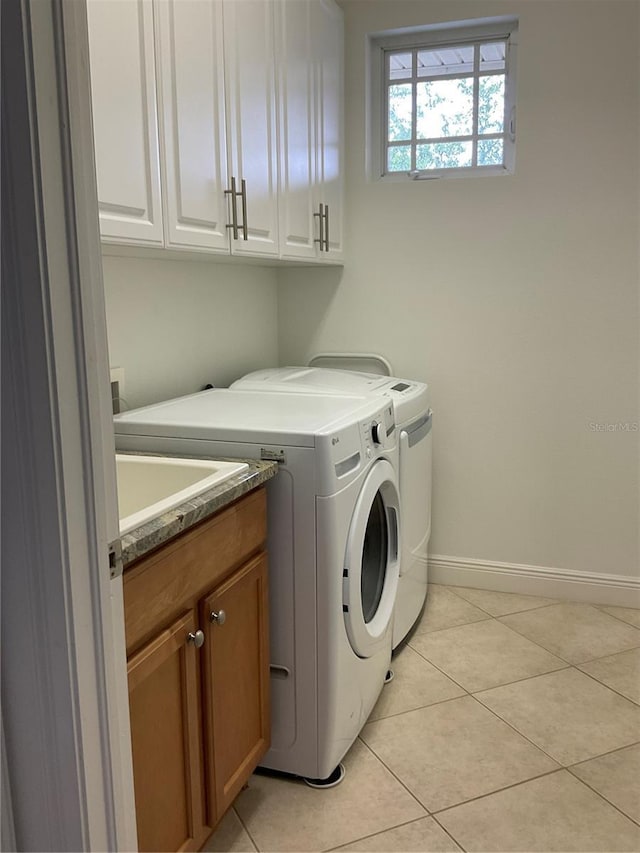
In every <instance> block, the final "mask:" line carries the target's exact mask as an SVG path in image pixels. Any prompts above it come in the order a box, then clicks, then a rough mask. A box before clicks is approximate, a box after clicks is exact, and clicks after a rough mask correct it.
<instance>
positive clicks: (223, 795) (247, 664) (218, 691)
mask: <svg viewBox="0 0 640 853" xmlns="http://www.w3.org/2000/svg"><path fill="white" fill-rule="evenodd" d="M267 608H268V589H267V557H266V554H260V555H258V556H257V557H255V558H254V559H253V560H251V561H250V562H248V563H247V564H246V565H245V566H243V567H242V568H241V569H240V570H238V571H237V572H236V573H235V574H233V575H232V576H231V577H230V578H229V580H227V581H226V582H225V583H223V584H221V586H219V587H218V588H217V589H216V590H215V591H214V592H213V593H212V594H211V595H209V596H208V597H207V598H206V599H204V601H203V604H202V611H201V622H202V624H203V626H204V625H205V624H206V626H207V627H206V628H205V629H204V630H205V634H206V635H207V638H206V642H205V644H204V648H203V651H204V653H205V658H204V660H205V668H204V700H205V701H204V707H205V714H206V726H205V728H206V735H207V778H208V806H209V821H210V822H211V823H212V824H213V823H214V822H216V821H217V820H219V819H220V818H221V817H222V815H223V814H224V812H225V811H226V810H227V809H228V808H229V806H230V805H231V803H232V802H233V800H234V798H235V797H236V796H237V794H238V793H239V792H240V790H241V789H242V786H243V785H244V784H245V783H246V781H247V779H248V778H249V776H250V775H251V773H252V771H253V770H254V768H255V767H256V765H257V764H258V762H259V761H260V758H261V757H262V756H263V755H264V753H265V752H266V751H267V749H268V748H269V743H270V729H271V723H270V715H269V629H268V622H267V619H268V616H267V614H268V609H267ZM222 611H224V617H222V616H219V617H218V621H217V622H216V621H211V618H210V617H211V614H212V613H216V614H220V613H221V612H222ZM223 620H224V621H223Z"/></svg>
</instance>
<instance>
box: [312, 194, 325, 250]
mask: <svg viewBox="0 0 640 853" xmlns="http://www.w3.org/2000/svg"><path fill="white" fill-rule="evenodd" d="M313 218H314V219H318V220H319V226H320V237H319V239H317V240H314V241H313V242H314V243H319V244H320V251H322V246H323V245H324V204H319V205H318V213H314V214H313Z"/></svg>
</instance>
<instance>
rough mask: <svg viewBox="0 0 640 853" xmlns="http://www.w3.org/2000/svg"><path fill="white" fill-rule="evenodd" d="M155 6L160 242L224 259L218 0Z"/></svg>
mask: <svg viewBox="0 0 640 853" xmlns="http://www.w3.org/2000/svg"><path fill="white" fill-rule="evenodd" d="M155 9H156V26H157V35H158V53H159V80H160V83H159V89H160V104H161V111H162V115H161V126H162V131H163V132H162V134H161V135H162V138H163V141H164V181H165V183H164V188H165V192H164V198H165V213H166V216H165V225H166V227H165V231H166V243H167V246H176V247H181V248H189V247H192V248H207V249H213V250H218V251H221V252H225V253H227V254H228V253H229V234H228V230H227V227H226V225H227V201H226V198H225V195H224V190H225V189H226V185H227V156H226V141H225V133H224V126H225V110H224V69H223V40H222V39H223V35H222V2H221V0H208V2H203V0H162V2H161V3H157V4H156V7H155Z"/></svg>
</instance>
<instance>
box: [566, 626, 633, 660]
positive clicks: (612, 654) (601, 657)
mask: <svg viewBox="0 0 640 853" xmlns="http://www.w3.org/2000/svg"><path fill="white" fill-rule="evenodd" d="M629 627H630V628H635V625H629ZM635 630H636V631H639V633H640V629H638V628H635ZM637 649H640V637H638V645H637V646H629V648H628V649H620V651H619V652H611V654H608V655H601V656H600V657H599V658H589V659H588V660H581V661H580V663H579V664H576V666H584V664H585V663H596V662H597V661H599V660H606V659H607V658H613V657H615V656H616V655H623V654H624V653H625V652H635V651H636V650H637Z"/></svg>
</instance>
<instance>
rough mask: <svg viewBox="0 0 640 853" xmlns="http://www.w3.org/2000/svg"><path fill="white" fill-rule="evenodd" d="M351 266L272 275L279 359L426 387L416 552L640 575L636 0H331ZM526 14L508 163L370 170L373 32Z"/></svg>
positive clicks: (521, 17)
mask: <svg viewBox="0 0 640 853" xmlns="http://www.w3.org/2000/svg"><path fill="white" fill-rule="evenodd" d="M343 6H344V8H345V14H346V75H347V94H346V115H347V146H346V147H347V179H348V180H347V217H346V223H347V235H346V236H347V241H348V243H347V252H348V256H347V258H348V259H347V263H346V265H345V269H344V272H343V274H342V275H339V274H337V273H336V271H335V270H333V271H331V270H318V271H311V272H308V271H300V270H288V271H284V272H281V273H280V278H279V281H280V290H279V339H280V362H281V363H282V364H290V363H299V362H305V361H306V359H307V358H308V356H309V355H310V354H312V353H314V352H317V351H319V350H350V351H358V350H359V351H363V350H369V351H379V352H381V353H383V354H384V355H385V356H387V357H388V358H389V359H390V360H391V362H392V364H393V365H394V368H395V372H396V373H397V374H398V375H399V376H406V377H413V378H416V379H421V380H426V381H428V382H429V384H430V386H431V389H432V394H433V408H434V410H435V426H434V466H435V471H434V502H433V507H434V517H433V537H432V540H431V551H432V553H435V554H440V555H449V556H453V557H459V558H467V559H469V560H487V561H500V562H505V563H518V564H529V565H537V566H548V567H557V568H563V569H570V570H575V571H579V572H597V573H611V574H620V575H627V576H631V575H634V574H637V573H638V570H639V559H638V466H639V459H640V454H639V442H638V433H637V432H635V433H634V432H620V431H617V432H594V431H592V430H591V429H590V428H589V424H590V423H592V422H597V423H618V422H637V421H638V420H640V418H639V414H638V224H639V221H638V199H639V183H638V151H639V138H638V119H639V109H638V104H639V92H638V79H639V74H638V33H639V30H638V9H639V6H638V4H637V3H635V2H616V0H607V2H583V0H568V2H567V0H555V2H553V3H551V2H545V0H513V1H512V2H508V3H503V2H483V1H482V0H446V2H445V0H442V2H431V0H414V2H405V0H345V2H344V3H343ZM499 14H517V15H519V17H520V36H519V45H520V46H519V56H518V141H517V152H516V158H517V165H516V174H515V175H514V176H510V177H498V178H468V179H466V178H465V179H458V180H440V181H431V182H421V183H420V182H410V183H393V184H389V183H386V184H385V183H381V182H369V181H368V180H367V178H366V176H365V167H364V161H365V157H364V153H365V42H366V34H367V33H368V32H374V31H381V30H386V29H389V28H394V27H403V26H413V25H420V24H429V23H434V22H437V21H452V20H456V19H464V18H477V17H479V16H489V15H499Z"/></svg>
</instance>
